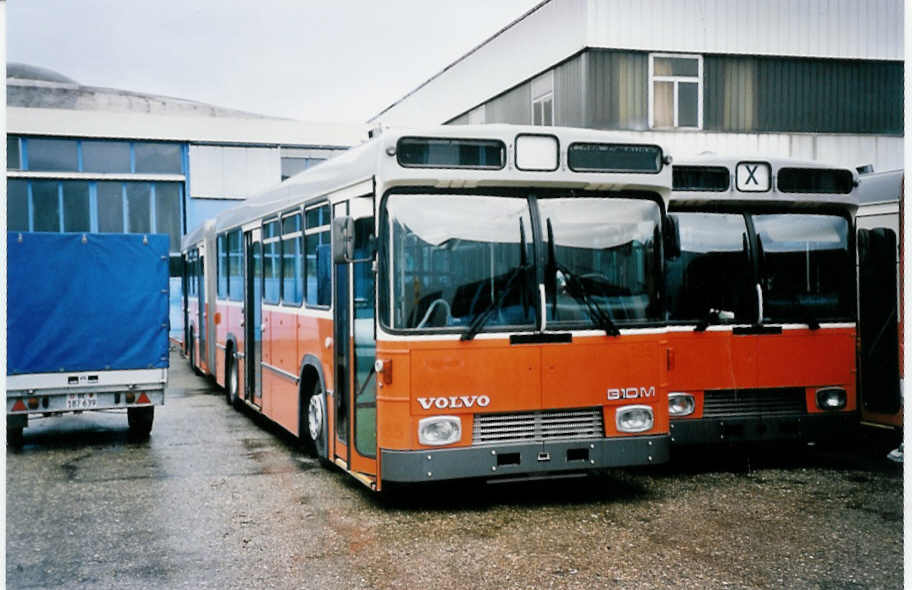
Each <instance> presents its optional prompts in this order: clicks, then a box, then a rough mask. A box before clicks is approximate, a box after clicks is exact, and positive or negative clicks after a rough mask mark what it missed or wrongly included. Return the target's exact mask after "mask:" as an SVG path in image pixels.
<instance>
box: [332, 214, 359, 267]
mask: <svg viewBox="0 0 912 590" xmlns="http://www.w3.org/2000/svg"><path fill="white" fill-rule="evenodd" d="M332 254H333V264H346V263H348V262H351V261H352V259H353V258H354V257H355V221H354V219H352V218H351V217H348V216H345V217H336V218H335V219H333V220H332Z"/></svg>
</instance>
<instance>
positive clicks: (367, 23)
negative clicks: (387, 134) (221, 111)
mask: <svg viewBox="0 0 912 590" xmlns="http://www.w3.org/2000/svg"><path fill="white" fill-rule="evenodd" d="M538 2H539V0H496V1H495V0H451V1H444V0H375V1H369V0H352V1H344V0H335V1H333V0H329V1H326V0H322V1H321V0H297V1H293V0H249V1H239V0H78V1H73V0H9V2H8V3H7V29H8V41H7V61H13V62H24V63H28V64H32V65H37V66H42V67H46V68H50V69H52V70H56V71H58V72H60V73H62V74H64V75H66V76H69V77H70V78H73V79H75V80H76V81H77V82H79V83H81V84H85V85H91V86H106V87H111V88H121V89H125V90H135V91H141V92H148V93H154V94H163V95H167V96H175V97H179V98H187V99H192V100H198V101H201V102H206V103H211V104H215V105H219V106H224V107H230V108H236V109H241V110H246V111H252V112H257V113H262V114H266V115H274V116H284V117H291V118H295V119H300V120H303V121H338V122H359V123H360V122H364V121H366V120H367V119H368V118H369V117H371V116H373V115H375V114H377V113H378V112H380V111H381V110H383V109H384V108H385V107H387V106H388V105H389V104H391V103H392V102H394V101H395V100H397V99H399V98H401V97H402V96H403V95H404V94H406V93H407V92H409V91H411V90H413V89H414V88H415V87H416V86H418V85H419V84H421V83H422V82H424V81H425V80H426V79H428V78H429V77H430V76H432V75H434V74H436V73H437V72H439V71H440V70H441V69H443V68H444V67H445V66H446V65H447V64H449V63H450V62H452V61H453V60H455V59H456V58H458V57H460V56H461V55H463V54H464V53H466V52H467V51H469V50H470V49H471V48H472V47H474V46H475V45H477V44H478V43H480V42H482V41H483V40H484V39H486V38H488V37H489V36H491V35H492V34H494V33H495V32H497V31H498V30H500V29H501V28H502V27H503V26H505V25H506V24H508V23H509V22H511V21H512V20H514V19H515V18H517V17H519V16H520V15H522V14H523V13H524V12H525V11H526V10H528V9H529V8H531V7H532V6H535V5H536V4H538Z"/></svg>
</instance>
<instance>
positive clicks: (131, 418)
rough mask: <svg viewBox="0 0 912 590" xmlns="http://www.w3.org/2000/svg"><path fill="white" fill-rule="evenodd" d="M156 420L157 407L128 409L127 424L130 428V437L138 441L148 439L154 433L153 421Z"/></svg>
mask: <svg viewBox="0 0 912 590" xmlns="http://www.w3.org/2000/svg"><path fill="white" fill-rule="evenodd" d="M154 418H155V406H143V407H141V408H128V409H127V424H129V426H130V436H131V437H133V438H137V439H146V438H148V437H149V433H150V432H152V420H153V419H154Z"/></svg>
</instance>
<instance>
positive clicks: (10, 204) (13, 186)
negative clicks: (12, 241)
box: [6, 180, 29, 231]
mask: <svg viewBox="0 0 912 590" xmlns="http://www.w3.org/2000/svg"><path fill="white" fill-rule="evenodd" d="M28 202H29V198H28V183H27V182H26V181H24V180H9V181H7V183H6V229H7V230H8V231H28V230H29V204H28Z"/></svg>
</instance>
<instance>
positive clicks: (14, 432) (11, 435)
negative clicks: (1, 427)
mask: <svg viewBox="0 0 912 590" xmlns="http://www.w3.org/2000/svg"><path fill="white" fill-rule="evenodd" d="M22 430H23V428H22V427H21V426H9V425H7V427H6V446H8V447H10V448H13V449H21V448H22V445H23V443H24V442H25V437H24V436H23V434H22Z"/></svg>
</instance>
